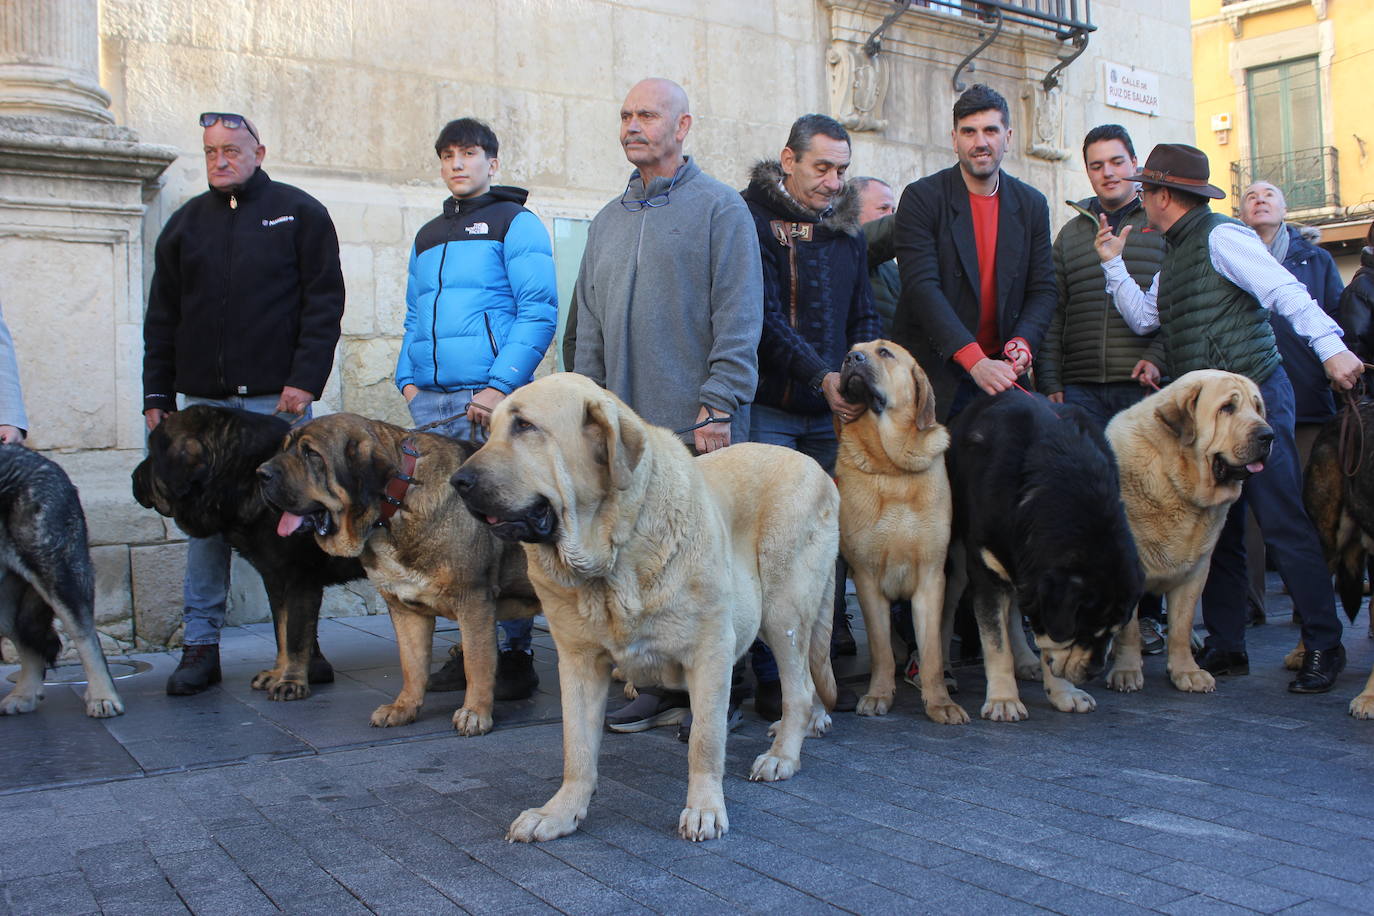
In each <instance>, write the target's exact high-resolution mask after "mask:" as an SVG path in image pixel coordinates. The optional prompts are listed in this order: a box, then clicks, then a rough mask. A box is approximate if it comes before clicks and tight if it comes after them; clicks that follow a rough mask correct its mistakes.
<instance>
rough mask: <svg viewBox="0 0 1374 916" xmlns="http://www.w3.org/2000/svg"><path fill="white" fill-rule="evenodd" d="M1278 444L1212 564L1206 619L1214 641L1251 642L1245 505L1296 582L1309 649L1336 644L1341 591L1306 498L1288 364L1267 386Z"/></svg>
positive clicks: (1231, 517)
mask: <svg viewBox="0 0 1374 916" xmlns="http://www.w3.org/2000/svg"><path fill="white" fill-rule="evenodd" d="M1260 394H1261V395H1262V396H1263V397H1264V407H1265V412H1266V414H1267V419H1268V421H1269V425H1270V426H1272V427H1273V428H1274V444H1273V448H1272V450H1271V451H1270V453H1269V460H1268V461H1266V462H1265V463H1264V470H1263V471H1261V472H1260V473H1258V474H1256V475H1255V476H1253V477H1251V478H1250V479H1249V480H1247V481H1246V482H1245V490H1244V493H1243V494H1242V496H1241V498H1240V500H1239V501H1238V502H1236V504H1235V505H1233V506H1232V507H1231V511H1230V512H1229V513H1228V514H1227V516H1226V525H1225V527H1223V528H1222V530H1221V539H1220V540H1219V541H1218V542H1217V548H1216V551H1215V552H1214V553H1213V554H1212V568H1211V571H1210V572H1209V573H1208V576H1207V586H1206V588H1204V589H1203V592H1202V619H1203V621H1204V622H1205V623H1206V624H1207V632H1208V634H1209V635H1208V636H1207V645H1208V646H1211V647H1214V648H1216V649H1219V650H1222V651H1227V652H1237V651H1241V650H1243V649H1244V648H1245V624H1246V616H1247V615H1246V605H1245V596H1246V591H1247V584H1248V583H1247V576H1246V572H1245V508H1246V506H1247V505H1248V506H1249V507H1250V509H1251V511H1253V512H1254V513H1255V520H1256V521H1257V522H1259V527H1260V533H1261V534H1262V535H1263V536H1264V546H1265V548H1266V549H1267V550H1268V552H1269V556H1271V557H1273V559H1274V564H1275V565H1276V566H1277V567H1278V570H1279V577H1280V578H1281V579H1283V584H1284V585H1285V586H1287V587H1288V594H1289V595H1290V596H1291V597H1292V599H1293V610H1294V612H1295V613H1297V614H1299V615H1301V617H1302V640H1303V645H1305V646H1306V647H1307V648H1308V649H1309V650H1311V649H1321V650H1327V649H1334V648H1335V647H1336V646H1338V645H1340V642H1341V631H1342V627H1341V621H1340V618H1338V617H1337V616H1336V596H1335V592H1334V591H1333V589H1332V587H1331V575H1330V573H1329V572H1328V571H1327V568H1326V559H1325V557H1324V556H1323V555H1322V549H1321V542H1320V541H1319V540H1318V538H1317V529H1316V528H1315V527H1313V525H1312V520H1311V519H1310V518H1308V516H1307V510H1306V509H1305V508H1304V507H1303V503H1302V465H1301V464H1300V463H1299V461H1298V448H1297V444H1296V443H1295V441H1294V438H1293V386H1292V384H1291V383H1290V382H1289V381H1288V374H1287V373H1286V372H1284V370H1283V367H1282V366H1280V367H1279V368H1278V369H1276V370H1275V371H1274V374H1273V375H1271V376H1270V377H1269V378H1268V380H1266V381H1265V382H1264V384H1262V385H1260Z"/></svg>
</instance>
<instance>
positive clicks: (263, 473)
mask: <svg viewBox="0 0 1374 916" xmlns="http://www.w3.org/2000/svg"><path fill="white" fill-rule="evenodd" d="M273 476H274V475H273V472H272V468H270V467H269V466H267V465H265V464H260V465H258V480H261V481H262V482H263V483H271V482H272V477H273Z"/></svg>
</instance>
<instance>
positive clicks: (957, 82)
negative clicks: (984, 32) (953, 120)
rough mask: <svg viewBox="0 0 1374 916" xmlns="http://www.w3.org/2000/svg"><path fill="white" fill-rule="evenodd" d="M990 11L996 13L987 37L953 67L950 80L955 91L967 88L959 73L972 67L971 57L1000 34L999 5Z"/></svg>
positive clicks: (1001, 20) (985, 47)
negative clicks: (952, 74)
mask: <svg viewBox="0 0 1374 916" xmlns="http://www.w3.org/2000/svg"><path fill="white" fill-rule="evenodd" d="M992 11H993V12H994V13H995V14H996V16H995V18H994V19H993V22H994V25H993V28H992V32H991V33H990V34H989V35H988V37H987V38H985V39H983V43H982V44H980V45H979V46H978V47H976V48H974V49H973V52H972V53H971V54H969V55H968V56H967V57H965V58H964V59H963V60H961V61H959V66H957V67H955V68H954V79H953V80H952V82H953V83H954V91H955V92H963V91H964V90H965V89H967V88H968V87H967V86H966V85H964V81H963V80H961V79H960V78H959V75H960V74H961V73H963V72H964V69H965V68H968V69H972V68H973V59H974V58H975V57H977V56H978V55H979V54H982V53H983V52H984V51H986V50H987V48H988V45H990V44H992V43H993V42H994V41H996V40H997V36H998V35H1001V34H1002V22H1003V19H1002V10H1001V9H1000V8H999V7H993V8H992Z"/></svg>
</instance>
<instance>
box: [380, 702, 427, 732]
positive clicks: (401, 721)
mask: <svg viewBox="0 0 1374 916" xmlns="http://www.w3.org/2000/svg"><path fill="white" fill-rule="evenodd" d="M419 713H420V708H419V707H418V706H402V705H401V704H400V703H387V704H386V705H385V706H378V707H377V708H376V709H375V710H373V712H372V718H371V719H369V720H368V721H370V722H371V723H372V727H373V728H394V727H395V726H397V725H409V724H410V723H412V722H414V721H415V717H416V716H417V715H419Z"/></svg>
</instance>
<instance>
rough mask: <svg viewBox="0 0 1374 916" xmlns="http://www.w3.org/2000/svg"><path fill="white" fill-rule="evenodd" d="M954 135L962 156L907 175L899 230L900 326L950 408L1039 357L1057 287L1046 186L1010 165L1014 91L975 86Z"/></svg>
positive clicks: (958, 106)
mask: <svg viewBox="0 0 1374 916" xmlns="http://www.w3.org/2000/svg"><path fill="white" fill-rule="evenodd" d="M951 137H952V138H953V141H954V152H955V155H956V156H957V157H958V160H959V161H958V164H957V165H954V166H951V167H950V168H947V169H945V170H944V171H941V172H936V173H935V174H934V175H928V176H926V177H925V178H922V179H921V180H920V181H916V182H913V183H911V184H909V185H907V187H906V190H905V191H903V192H902V200H901V203H900V204H899V205H898V207H897V216H896V225H895V229H894V235H895V247H896V251H897V263H898V266H899V268H900V270H901V275H902V298H901V301H900V302H899V303H898V306H897V315H896V318H895V320H894V322H893V328H892V333H893V337H894V338H896V341H897V342H898V343H900V344H902V345H903V346H905V347H906V348H907V349H908V350H910V351H911V353H912V355H913V356H915V357H916V359H917V360H918V361H919V362H920V363H921V367H922V368H923V369H925V371H926V374H927V375H929V376H930V380H931V384H932V385H933V386H934V388H935V395H936V403H937V404H938V406H939V414H940V417H941V419H945V418H947V417H948V416H950V415H952V414H954V413H957V412H958V411H959V410H960V409H961V408H962V407H963V406H964V405H965V404H967V403H968V402H969V401H971V400H972V399H973V398H974V397H977V396H979V395H980V394H996V393H997V392H999V391H1005V390H1006V389H1008V388H1010V387H1011V386H1012V385H1013V383H1015V382H1016V380H1017V378H1018V377H1019V376H1020V375H1022V374H1023V373H1025V372H1026V370H1027V369H1029V368H1030V366H1031V362H1032V358H1033V355H1034V353H1035V351H1036V350H1037V349H1038V348H1039V346H1040V341H1041V339H1042V338H1043V337H1044V335H1045V330H1046V328H1048V327H1049V323H1050V319H1051V318H1052V317H1053V315H1054V309H1055V298H1056V292H1055V285H1054V263H1053V260H1052V256H1051V253H1050V215H1049V208H1048V207H1047V206H1046V205H1045V196H1044V195H1043V194H1041V193H1040V192H1039V191H1037V190H1035V189H1034V188H1032V187H1030V186H1029V185H1027V184H1025V183H1023V182H1021V181H1018V180H1016V179H1015V178H1013V177H1011V176H1010V175H1008V174H1007V173H1005V172H1003V171H1002V157H1003V155H1004V154H1005V153H1006V149H1007V146H1008V145H1009V144H1010V142H1011V124H1010V115H1009V113H1008V109H1007V102H1006V99H1004V98H1002V96H1001V95H999V94H998V93H997V92H995V91H994V90H992V89H990V88H988V87H987V86H985V85H983V84H981V83H979V84H976V85H974V86H972V87H970V88H969V89H968V90H967V91H966V92H965V93H964V94H963V95H961V96H960V97H959V99H958V101H956V102H955V103H954V129H953V130H952V131H951Z"/></svg>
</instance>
